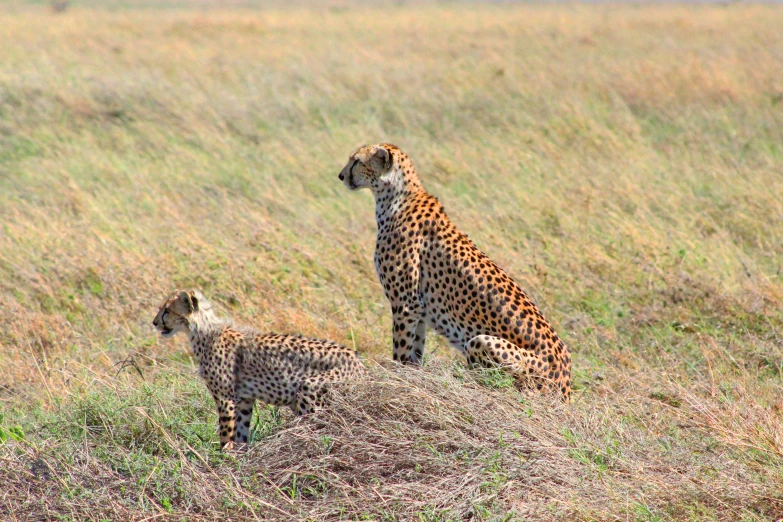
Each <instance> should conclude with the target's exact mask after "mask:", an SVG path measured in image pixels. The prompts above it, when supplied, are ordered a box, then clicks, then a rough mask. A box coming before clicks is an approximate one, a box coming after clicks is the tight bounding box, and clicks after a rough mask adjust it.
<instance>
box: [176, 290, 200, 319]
mask: <svg viewBox="0 0 783 522" xmlns="http://www.w3.org/2000/svg"><path fill="white" fill-rule="evenodd" d="M192 299H194V298H193V296H191V295H190V294H189V293H188V292H186V291H184V290H183V291H182V292H180V293H179V300H180V301H182V302H183V303H184V304H185V306H186V307H187V308H188V313H190V312H195V311H196V310H197V304H198V300H196V302H195V303H194V302H193V300H192Z"/></svg>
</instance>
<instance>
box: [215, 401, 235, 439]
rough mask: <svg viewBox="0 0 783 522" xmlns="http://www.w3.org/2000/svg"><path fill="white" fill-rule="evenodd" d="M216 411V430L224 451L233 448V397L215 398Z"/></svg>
mask: <svg viewBox="0 0 783 522" xmlns="http://www.w3.org/2000/svg"><path fill="white" fill-rule="evenodd" d="M215 403H217V412H218V431H219V433H220V447H221V449H223V450H225V451H229V450H231V449H233V448H234V434H235V431H236V424H237V418H236V404H235V402H234V399H219V398H215Z"/></svg>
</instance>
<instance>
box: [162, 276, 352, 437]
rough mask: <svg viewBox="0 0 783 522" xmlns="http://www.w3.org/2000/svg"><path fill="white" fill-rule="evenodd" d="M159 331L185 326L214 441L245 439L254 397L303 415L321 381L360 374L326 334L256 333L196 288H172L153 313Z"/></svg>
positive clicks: (166, 333) (317, 399)
mask: <svg viewBox="0 0 783 522" xmlns="http://www.w3.org/2000/svg"><path fill="white" fill-rule="evenodd" d="M152 324H153V325H154V326H155V328H157V329H158V330H159V331H160V333H161V335H162V336H163V337H172V336H174V335H175V334H177V333H178V332H185V333H187V334H188V339H189V340H190V347H191V348H192V350H193V355H194V356H195V357H196V360H197V361H198V364H199V372H200V373H201V376H202V377H203V378H204V380H205V381H206V383H207V388H209V391H210V392H211V393H212V397H213V398H214V399H215V403H216V405H217V411H218V417H219V429H220V445H221V447H222V448H224V449H231V448H232V447H233V445H234V444H233V443H234V442H237V443H240V442H241V443H247V440H248V431H249V428H250V418H251V417H252V415H253V406H254V405H255V401H256V399H258V400H261V401H263V402H265V403H267V404H272V405H275V406H289V407H290V408H291V409H292V410H293V411H294V413H295V414H297V415H304V414H307V413H310V412H312V411H313V409H314V408H315V407H316V406H317V405H320V404H321V403H322V400H323V395H324V393H325V391H326V387H327V385H328V383H331V382H338V381H345V380H348V379H352V378H360V377H362V376H364V374H365V372H366V370H365V368H364V366H363V365H362V363H361V361H360V360H359V357H358V354H357V353H356V352H355V351H353V350H349V349H348V348H345V347H344V346H340V345H339V344H336V343H333V342H331V341H321V340H317V339H306V338H303V337H299V336H291V335H274V334H266V335H264V334H261V333H259V332H257V331H255V330H253V329H251V328H248V327H244V326H235V325H234V324H233V323H231V322H230V321H226V320H222V319H219V318H218V317H217V316H216V315H215V312H214V311H213V310H212V306H211V305H210V304H209V302H208V301H207V300H206V299H204V296H203V295H201V293H200V292H199V291H197V290H196V291H193V292H185V291H177V292H174V293H173V294H171V295H170V296H169V298H168V299H166V301H165V302H164V303H163V304H162V305H161V306H160V310H159V311H158V314H157V315H156V316H155V319H154V320H153V321H152Z"/></svg>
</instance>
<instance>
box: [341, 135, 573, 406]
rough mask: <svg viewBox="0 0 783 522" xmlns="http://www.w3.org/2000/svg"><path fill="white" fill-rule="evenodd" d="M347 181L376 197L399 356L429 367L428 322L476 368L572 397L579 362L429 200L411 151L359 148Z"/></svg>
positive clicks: (383, 276) (378, 252) (380, 268)
mask: <svg viewBox="0 0 783 522" xmlns="http://www.w3.org/2000/svg"><path fill="white" fill-rule="evenodd" d="M339 178H340V180H341V181H343V182H344V183H345V185H346V186H347V187H348V188H349V189H351V190H357V189H361V188H369V189H370V190H371V191H372V193H373V196H374V197H375V218H376V220H377V222H378V239H377V242H376V244H375V269H376V271H377V272H378V277H379V278H380V281H381V285H382V286H383V290H384V292H385V294H386V297H387V298H388V299H389V301H390V302H391V309H392V319H393V323H394V326H393V332H392V338H393V357H394V360H395V361H400V362H402V363H414V364H416V363H420V362H421V359H422V355H423V352H424V339H425V335H426V332H425V329H426V326H425V325H426V324H429V325H430V326H431V327H433V328H435V330H436V331H438V332H440V333H441V334H442V335H444V336H446V337H447V338H448V339H449V341H451V343H452V344H453V345H454V346H455V347H456V349H457V350H459V351H460V352H461V353H462V354H463V355H465V356H466V357H467V359H468V362H469V363H470V364H483V365H487V366H492V365H498V366H501V367H504V368H506V369H507V370H508V371H510V372H511V373H512V374H513V376H514V377H515V380H516V382H517V385H518V386H519V387H535V388H537V389H539V390H541V389H543V388H544V387H546V389H548V390H551V391H553V392H555V393H559V394H560V395H561V397H562V399H563V400H564V401H566V402H567V401H568V398H569V396H570V394H571V356H570V355H569V352H568V349H567V348H566V346H565V344H564V343H563V341H562V340H561V339H560V338H559V337H558V336H557V334H555V332H554V331H553V330H552V328H551V327H550V326H549V323H548V322H547V321H546V319H544V316H543V315H541V312H540V311H539V310H538V308H537V307H536V305H535V304H533V302H532V301H531V300H530V299H529V298H528V296H527V295H526V294H525V292H524V291H523V290H522V288H521V287H520V286H519V285H518V284H517V283H516V282H514V280H513V279H511V277H509V276H508V274H506V272H504V271H503V269H502V268H500V267H499V266H497V265H496V264H495V263H493V262H492V261H491V260H490V259H489V258H488V257H487V256H486V255H485V254H484V253H483V252H481V251H480V250H479V249H478V248H476V246H475V245H474V244H473V242H472V241H471V240H470V239H468V237H467V236H466V235H465V234H464V233H462V232H460V231H459V229H457V227H456V226H454V224H453V223H452V222H451V220H450V219H449V217H448V216H447V215H446V211H445V210H444V209H443V206H442V205H441V204H440V203H439V202H438V200H437V199H436V198H435V197H433V196H432V195H430V194H429V193H427V191H426V190H424V187H422V185H421V181H420V180H419V176H418V174H417V173H416V170H415V169H414V168H413V164H412V163H411V161H410V159H409V158H408V156H407V154H405V153H404V152H402V151H401V150H400V149H399V148H398V147H396V146H394V145H390V144H388V143H383V144H378V145H367V146H364V147H361V148H359V150H357V151H356V152H354V153H353V154H352V155H351V156H350V158H349V159H348V164H347V165H346V166H345V167H344V168H343V170H342V172H340V175H339Z"/></svg>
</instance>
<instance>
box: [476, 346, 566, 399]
mask: <svg viewBox="0 0 783 522" xmlns="http://www.w3.org/2000/svg"><path fill="white" fill-rule="evenodd" d="M465 346H466V348H465V356H466V357H467V358H468V363H469V364H479V365H481V366H485V367H500V368H502V369H503V370H505V371H507V372H508V373H510V374H511V375H512V376H513V377H514V381H515V384H516V386H517V388H520V389H523V388H528V389H529V388H536V389H538V390H540V389H542V388H543V387H544V385H549V387H550V388H552V386H553V385H554V383H552V382H551V381H550V380H549V379H548V378H547V372H548V371H549V365H548V364H547V363H546V362H545V361H543V360H542V359H541V358H539V357H536V355H535V354H534V353H530V352H528V351H526V350H523V349H521V348H520V347H519V346H517V345H515V344H513V343H511V342H509V341H506V340H505V339H501V338H500V337H493V336H490V335H477V336H476V337H474V338H472V339H471V340H469V341H468V342H467V343H466V345H465ZM553 389H557V388H556V387H555V388H553Z"/></svg>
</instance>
